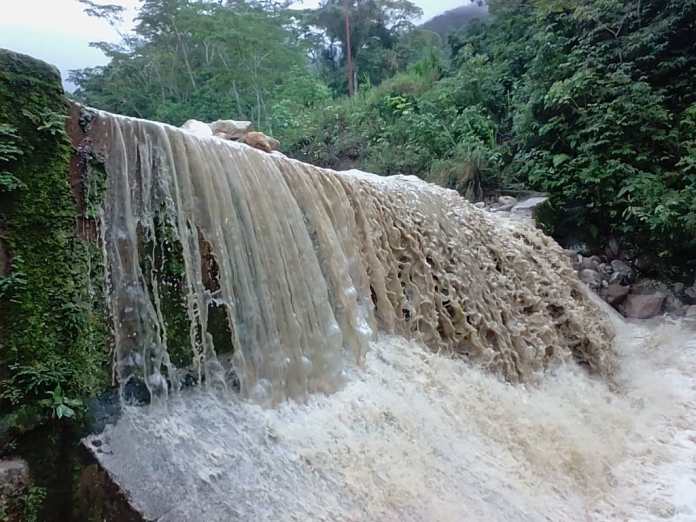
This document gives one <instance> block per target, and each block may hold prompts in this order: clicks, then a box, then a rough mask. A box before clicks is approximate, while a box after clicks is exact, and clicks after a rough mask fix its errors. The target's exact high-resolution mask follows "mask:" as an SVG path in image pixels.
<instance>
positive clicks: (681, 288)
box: [672, 283, 686, 295]
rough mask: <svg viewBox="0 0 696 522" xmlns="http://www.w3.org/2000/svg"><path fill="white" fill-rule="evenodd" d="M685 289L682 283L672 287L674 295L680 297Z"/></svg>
mask: <svg viewBox="0 0 696 522" xmlns="http://www.w3.org/2000/svg"><path fill="white" fill-rule="evenodd" d="M685 288H686V285H685V284H684V283H674V284H673V285H672V291H673V292H674V293H675V295H682V294H683V293H684V290H685Z"/></svg>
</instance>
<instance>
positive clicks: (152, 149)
mask: <svg viewBox="0 0 696 522" xmlns="http://www.w3.org/2000/svg"><path fill="white" fill-rule="evenodd" d="M91 128H92V131H91V134H92V139H93V141H94V143H95V147H96V150H97V151H98V152H99V153H100V154H102V155H103V157H104V158H105V165H106V170H107V174H108V188H107V194H106V205H105V210H104V216H103V229H104V243H105V250H106V254H107V259H108V266H109V293H110V300H111V302H112V306H113V316H114V326H115V332H116V365H115V366H116V370H117V372H116V373H117V375H118V379H119V382H120V383H121V384H122V386H125V385H127V383H128V382H129V381H131V380H139V381H141V382H143V383H144V384H145V385H146V386H147V388H148V391H149V393H150V394H151V395H153V396H155V397H161V396H163V395H166V394H167V393H168V391H169V389H170V388H171V387H172V386H170V385H168V382H169V383H170V384H173V385H174V386H173V388H174V389H176V388H177V383H176V379H175V377H176V376H177V375H178V373H177V371H176V369H175V367H174V366H175V365H174V364H173V363H172V357H171V356H170V355H171V350H170V347H169V346H168V335H167V326H168V325H167V324H166V321H165V320H164V317H163V311H162V306H161V301H162V299H161V296H160V293H161V288H160V284H159V283H158V279H157V277H156V273H155V272H156V271H157V269H158V267H157V265H158V263H157V262H156V261H155V258H156V257H157V255H156V253H155V252H156V251H159V252H161V253H162V255H163V256H166V255H167V251H168V248H167V247H160V248H158V243H159V242H161V241H162V237H163V233H162V232H161V229H162V228H163V225H162V224H163V223H164V224H165V225H166V227H168V228H167V230H168V231H169V232H168V233H169V235H172V236H173V238H174V242H175V243H176V245H177V248H180V250H181V258H182V260H183V266H184V285H183V286H184V292H183V293H184V294H185V296H184V299H185V301H186V313H187V319H188V323H189V329H190V336H189V338H190V349H191V350H192V357H191V365H192V368H193V370H194V371H195V372H196V373H197V380H198V381H199V382H202V383H205V386H206V387H208V388H226V387H228V386H229V385H230V380H233V381H234V382H235V384H236V383H237V381H238V386H239V387H240V388H241V392H242V394H243V395H244V396H247V397H251V398H253V399H255V400H256V401H259V402H262V403H270V404H275V403H278V402H279V401H280V400H283V399H285V398H286V397H288V396H289V397H295V398H298V397H303V396H306V394H307V393H311V392H315V391H333V390H335V389H336V387H337V385H339V383H340V382H341V381H342V374H343V373H344V372H345V370H346V368H347V367H348V366H350V365H351V364H360V362H361V361H362V360H363V359H364V357H365V353H366V351H367V349H368V342H369V340H370V339H371V338H372V337H373V336H374V334H375V333H376V332H378V331H380V332H385V333H389V334H397V335H402V336H406V337H409V338H412V339H414V340H417V341H419V342H421V343H423V344H425V345H427V346H428V347H429V348H430V349H432V350H434V351H437V352H443V351H444V352H446V353H454V354H459V355H462V356H465V357H466V358H467V359H469V360H471V361H474V362H476V363H477V364H478V365H480V366H482V367H485V368H487V369H489V370H491V371H493V372H496V373H499V374H501V375H503V376H504V377H505V378H506V379H507V380H509V381H512V382H518V381H529V380H530V379H532V377H533V376H534V375H535V373H536V372H538V371H539V370H543V369H546V368H549V367H552V366H553V365H555V364H557V363H559V362H562V361H567V360H570V359H574V360H575V361H577V362H578V363H581V364H583V365H586V366H587V367H588V368H589V369H590V370H591V371H592V372H596V373H599V374H604V375H607V374H610V373H611V371H612V365H613V356H612V352H611V349H610V341H611V337H612V334H611V329H610V327H609V326H608V325H607V324H606V323H605V321H604V320H603V319H602V317H601V315H600V313H599V311H598V309H597V308H596V306H595V305H594V304H593V303H591V302H590V301H588V299H587V298H586V297H585V296H584V294H583V293H582V291H581V289H580V286H579V283H578V281H577V280H576V279H575V278H574V276H573V275H572V273H571V270H570V268H569V266H568V263H567V261H566V259H565V257H564V256H563V254H562V251H561V250H560V248H559V247H558V246H557V245H556V244H555V243H554V242H553V241H552V240H550V239H549V238H547V237H545V236H543V235H542V234H541V233H539V232H537V231H534V230H532V229H526V228H510V227H503V226H500V225H499V224H498V223H496V222H495V221H494V220H492V219H491V218H490V217H487V216H486V214H485V213H484V212H483V211H480V210H478V209H476V208H474V207H472V206H471V205H469V204H468V203H466V202H465V201H464V200H462V199H461V198H460V197H459V196H458V195H457V194H456V193H454V192H452V191H448V190H444V189H440V188H436V187H435V186H433V185H429V184H426V183H424V182H422V181H419V180H417V179H416V178H403V177H397V178H390V179H385V178H380V177H378V176H373V175H368V174H364V173H360V172H346V173H338V172H333V171H328V170H321V169H318V168H315V167H312V166H310V165H306V164H303V163H300V162H297V161H292V160H289V159H287V158H285V157H283V156H281V155H273V156H271V155H266V154H263V153H261V152H259V151H256V150H254V149H251V148H249V147H246V146H243V145H238V144H235V143H230V142H224V141H222V140H218V139H215V138H199V137H197V136H195V135H192V134H187V133H186V132H183V131H181V130H179V129H176V128H173V127H169V126H164V125H160V124H156V123H153V122H148V121H142V120H135V119H129V118H122V117H117V116H113V115H108V114H104V113H99V114H98V115H97V117H96V121H94V122H93V123H92V126H91ZM170 250H171V249H170ZM160 264H161V263H160ZM212 309H222V310H223V311H224V316H225V321H226V325H227V328H226V332H225V336H226V337H227V339H224V341H225V344H226V345H227V344H229V345H230V349H228V350H227V352H228V353H229V352H231V354H229V357H227V358H226V359H225V360H222V358H221V357H219V353H218V352H219V350H216V346H215V339H214V336H213V335H212V332H211V331H210V330H211V329H210V327H209V313H210V311H211V310H212ZM226 361H228V362H229V364H230V365H231V369H230V367H229V366H228V365H226V364H225V362H226Z"/></svg>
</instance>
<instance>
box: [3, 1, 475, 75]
mask: <svg viewBox="0 0 696 522" xmlns="http://www.w3.org/2000/svg"><path fill="white" fill-rule="evenodd" d="M111 1H112V2H113V3H116V2H118V3H120V4H121V5H124V6H127V7H130V8H131V9H130V11H129V12H130V16H129V18H132V16H133V14H134V9H133V8H134V7H135V6H137V5H138V4H139V1H138V0H120V1H119V0H111ZM101 3H104V2H101ZM414 3H415V4H417V5H418V6H419V7H420V8H421V9H423V18H422V20H421V21H426V20H429V19H430V18H432V17H433V16H435V15H437V14H440V13H442V12H443V11H446V10H448V9H452V8H454V7H457V6H460V5H462V4H464V3H465V0H415V1H414ZM318 4H319V0H304V1H298V2H297V3H296V6H297V7H316V6H317V5H318ZM118 40H119V36H118V33H117V32H116V30H115V29H113V28H112V27H110V26H109V25H108V24H107V23H105V22H102V21H100V20H97V19H95V18H90V17H89V16H87V15H86V14H84V13H83V12H82V6H81V5H80V4H79V3H78V2H77V0H0V47H4V48H7V49H12V50H13V51H18V52H21V53H24V54H29V55H31V56H34V57H36V58H40V59H42V60H45V61H47V62H48V63H51V64H53V65H55V66H57V67H58V68H59V69H60V71H61V73H62V74H63V78H65V77H66V76H67V71H69V70H71V69H80V68H83V67H91V66H95V65H102V64H104V63H105V62H106V58H105V56H104V55H103V54H102V53H101V51H99V50H97V49H94V48H91V47H89V42H93V41H109V42H117V41H118Z"/></svg>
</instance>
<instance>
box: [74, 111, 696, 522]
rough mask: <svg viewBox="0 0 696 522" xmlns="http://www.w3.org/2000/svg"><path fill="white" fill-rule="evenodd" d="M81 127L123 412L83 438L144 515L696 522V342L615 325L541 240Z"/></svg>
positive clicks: (110, 119)
mask: <svg viewBox="0 0 696 522" xmlns="http://www.w3.org/2000/svg"><path fill="white" fill-rule="evenodd" d="M89 136H90V141H91V143H92V147H93V152H94V153H95V155H96V156H97V157H99V158H101V159H102V160H103V161H104V166H105V170H106V174H107V187H106V193H105V203H104V208H103V213H102V216H101V221H102V223H101V230H102V238H103V246H104V252H105V256H106V260H107V272H108V277H107V291H108V292H109V299H110V301H111V303H112V314H113V318H112V319H113V326H114V332H115V355H114V358H115V364H114V367H115V370H116V374H117V379H118V382H119V383H120V384H121V393H122V397H123V399H124V407H123V414H122V416H121V418H120V419H119V420H118V421H117V422H115V423H114V424H113V425H110V426H107V428H106V430H105V431H104V432H103V433H101V434H99V435H95V436H92V437H89V438H88V439H86V440H85V444H86V445H87V447H89V448H91V449H92V451H93V453H94V454H95V455H96V457H97V459H98V460H99V462H100V463H101V465H102V466H103V467H104V468H105V469H106V470H108V472H109V473H110V475H111V476H112V477H113V479H114V480H115V481H116V483H117V484H119V485H120V486H121V487H122V488H123V490H125V492H126V493H127V495H128V497H129V498H130V501H131V502H132V504H133V506H135V508H137V510H138V511H139V512H140V513H142V514H143V515H144V516H145V517H146V518H147V519H149V520H160V521H172V522H173V521H187V520H206V521H230V520H243V521H246V520H273V521H277V520H287V521H291V520H327V521H328V520H330V521H364V520H365V521H366V520H382V521H434V520H437V521H446V522H449V521H452V522H454V521H461V520H470V521H489V520H500V521H503V520H505V521H530V522H531V521H538V520H553V521H571V520H588V521H589V520H592V521H595V520H596V521H604V520H606V521H609V520H645V521H650V520H663V519H665V518H671V519H672V520H675V521H677V520H679V521H686V520H693V519H694V517H696V504H695V503H694V502H693V499H694V498H696V473H695V472H694V470H693V466H690V465H689V462H690V461H692V460H693V458H694V456H695V455H696V443H694V441H696V431H694V426H696V414H695V413H694V412H696V408H695V407H694V406H695V405H696V403H695V402H694V396H695V395H696V392H694V390H696V380H694V378H693V375H694V374H696V345H694V336H693V332H691V331H689V330H688V328H687V327H686V326H684V325H680V324H672V325H666V326H662V327H660V328H658V329H657V330H656V331H651V330H650V329H648V328H647V327H644V326H635V327H634V326H631V325H627V324H625V323H624V322H623V321H622V320H621V319H620V318H617V317H616V316H612V315H611V314H610V313H609V312H608V311H607V310H603V309H602V308H601V304H600V303H598V302H596V301H595V300H593V299H592V298H591V297H590V296H589V295H588V294H587V293H586V292H585V291H584V289H583V288H582V287H581V285H580V283H579V282H578V281H577V279H576V278H575V277H574V276H573V273H572V270H571V268H570V266H569V263H568V261H567V259H566V258H565V257H564V254H563V252H562V250H561V249H560V247H559V246H558V245H556V244H555V243H554V242H553V241H552V240H550V239H549V238H547V237H546V236H544V235H543V234H541V233H540V232H538V231H536V230H534V229H533V228H532V227H530V226H527V225H524V224H520V223H514V222H511V221H506V220H503V219H496V218H495V217H494V216H493V215H491V214H488V213H486V212H484V211H481V210H479V209H477V208H474V207H473V206H472V205H469V204H468V203H466V202H465V201H463V200H462V199H461V198H460V197H459V196H458V195H457V194H456V193H454V192H452V191H448V190H445V189H442V188H439V187H435V186H433V185H430V184H427V183H424V182H422V181H420V180H418V179H416V178H410V177H393V178H382V177H378V176H373V175H370V174H366V173H362V172H356V171H351V172H334V171H329V170H322V169H319V168H315V167H312V166H310V165H306V164H303V163H300V162H297V161H293V160H289V159H288V158H285V157H284V156H282V155H280V154H272V155H270V154H264V153H261V152H259V151H256V150H254V149H251V148H249V147H246V146H243V145H238V144H235V143H231V142H225V141H221V140H217V139H215V138H201V137H197V136H195V135H192V134H187V133H186V132H184V131H181V130H179V129H176V128H173V127H169V126H166V125H160V124H157V123H153V122H148V121H142V120H136V119H130V118H123V117H118V116H113V115H109V114H105V113H96V114H95V115H94V117H93V119H92V122H91V124H90V126H89ZM172 310H178V319H173V317H175V316H176V314H173V313H172ZM615 335H616V339H614V336H615ZM656 347H659V349H656ZM137 386H140V387H141V388H143V387H145V388H146V391H147V393H148V396H149V398H151V399H152V400H151V401H149V402H150V404H149V405H145V406H143V405H142V404H141V405H134V404H131V403H132V402H137V401H133V400H132V398H133V393H132V388H133V387H136V388H137ZM141 402H142V401H141ZM145 402H147V401H145ZM676 477H679V478H678V479H677V478H676Z"/></svg>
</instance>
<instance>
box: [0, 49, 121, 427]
mask: <svg viewBox="0 0 696 522" xmlns="http://www.w3.org/2000/svg"><path fill="white" fill-rule="evenodd" d="M68 109H69V105H68V102H67V100H66V98H65V96H64V93H63V89H62V86H61V80H60V75H59V73H58V71H57V70H55V69H54V68H53V67H51V66H49V65H47V64H45V63H43V62H40V61H38V60H35V59H33V58H30V57H28V56H23V55H20V54H17V53H13V52H11V51H6V50H2V49H0V241H1V242H2V244H1V245H0V250H2V255H0V257H4V258H5V259H6V266H5V268H4V269H3V267H0V411H1V412H2V415H1V416H0V439H1V438H2V435H3V433H2V432H3V431H4V432H7V429H8V428H10V429H18V430H21V428H22V426H23V425H27V424H35V423H36V420H37V419H48V418H50V417H51V416H55V415H56V413H65V412H66V411H67V410H61V412H58V411H57V407H58V406H59V405H60V404H61V403H63V404H64V405H65V406H68V407H71V406H70V405H71V404H72V405H73V406H76V405H77V403H76V402H74V401H76V400H79V399H84V398H86V397H87V396H89V395H91V394H92V393H94V392H96V391H97V390H98V389H100V388H101V387H103V386H104V385H105V384H107V383H108V382H109V380H110V377H109V375H110V374H109V372H110V356H109V354H108V349H107V348H106V346H107V341H106V339H107V333H106V332H107V328H106V322H105V314H104V313H103V311H104V307H103V306H102V302H101V301H102V298H103V292H102V290H101V285H102V282H103V279H104V276H103V261H102V259H101V249H100V248H99V247H98V245H97V244H96V242H94V241H90V240H87V239H80V234H79V230H78V223H81V222H84V218H85V216H84V215H83V214H84V213H86V212H88V210H89V209H87V208H85V209H80V208H79V207H80V206H81V205H78V201H77V200H79V199H80V198H76V190H75V187H72V186H71V181H70V163H71V158H72V157H73V156H74V155H75V154H76V151H75V150H74V149H73V147H72V146H71V143H70V140H69V139H68V136H67V135H66V132H65V125H66V121H67V117H68ZM78 181H80V180H78ZM81 182H84V184H85V185H94V182H93V180H89V179H84V180H82V181H81ZM96 184H97V186H99V185H100V184H99V183H96ZM77 189H79V190H81V191H82V192H87V191H86V189H87V187H86V186H85V187H77ZM79 190H78V191H79ZM91 196H92V198H93V194H92V195H91ZM0 261H2V259H0ZM58 387H60V391H61V392H62V393H61V394H58V395H56V394H55V393H54V392H55V391H56V389H57V388H58ZM68 413H69V412H68Z"/></svg>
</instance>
